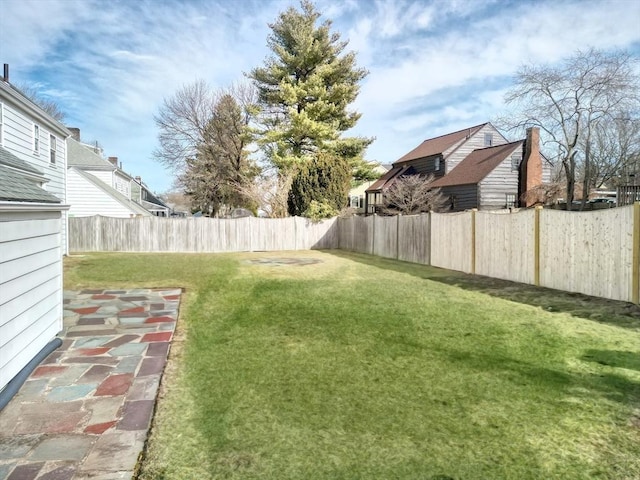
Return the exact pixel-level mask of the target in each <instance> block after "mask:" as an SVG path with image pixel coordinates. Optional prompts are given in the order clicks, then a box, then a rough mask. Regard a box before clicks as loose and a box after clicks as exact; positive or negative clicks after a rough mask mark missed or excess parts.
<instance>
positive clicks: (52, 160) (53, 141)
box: [49, 133, 58, 165]
mask: <svg viewBox="0 0 640 480" xmlns="http://www.w3.org/2000/svg"><path fill="white" fill-rule="evenodd" d="M57 153H58V139H57V138H56V137H55V135H53V134H51V133H50V134H49V164H50V165H55V164H56V163H57V162H56V156H57Z"/></svg>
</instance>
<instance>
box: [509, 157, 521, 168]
mask: <svg viewBox="0 0 640 480" xmlns="http://www.w3.org/2000/svg"><path fill="white" fill-rule="evenodd" d="M520 160H521V157H520V155H511V171H512V172H515V171H517V170H518V168H520Z"/></svg>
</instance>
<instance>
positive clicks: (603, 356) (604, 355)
mask: <svg viewBox="0 0 640 480" xmlns="http://www.w3.org/2000/svg"><path fill="white" fill-rule="evenodd" d="M582 360H585V361H587V362H596V363H599V364H600V365H607V366H609V367H616V368H625V369H627V370H636V371H639V372H640V355H639V354H637V353H635V352H626V351H619V350H589V351H587V353H585V354H584V356H583V357H582Z"/></svg>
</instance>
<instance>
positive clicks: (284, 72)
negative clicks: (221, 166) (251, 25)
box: [249, 0, 375, 213]
mask: <svg viewBox="0 0 640 480" xmlns="http://www.w3.org/2000/svg"><path fill="white" fill-rule="evenodd" d="M320 16H321V14H320V13H319V12H318V11H317V10H316V9H315V6H314V5H313V3H312V2H310V1H309V0H302V1H301V10H296V9H295V8H293V7H290V8H288V9H287V10H286V11H284V12H283V13H281V14H280V15H279V17H278V19H277V20H276V22H275V23H273V24H270V25H269V26H270V28H271V30H272V33H271V34H270V35H269V37H268V39H267V44H268V46H269V48H270V49H271V51H272V52H273V54H272V56H270V57H269V58H267V59H266V61H265V65H264V66H263V67H259V68H255V69H253V70H252V71H251V73H250V74H249V77H250V78H251V79H253V81H254V84H255V86H256V88H257V89H258V98H259V102H260V104H261V106H262V115H261V123H262V126H263V130H262V132H261V133H262V136H261V139H260V142H261V144H262V145H263V147H264V149H265V152H266V155H267V157H268V158H269V160H270V161H271V162H272V163H273V165H274V166H276V167H277V168H278V169H279V171H280V172H283V173H284V172H286V173H288V174H291V173H294V172H295V171H296V169H297V166H299V165H301V164H305V163H308V162H310V161H311V159H312V158H316V156H317V155H318V154H321V153H327V154H331V155H333V156H335V157H338V158H341V159H343V160H345V161H347V162H348V163H349V165H350V166H351V169H352V172H353V175H354V176H355V180H356V181H357V180H365V179H369V178H373V177H374V176H375V175H374V174H373V172H372V166H371V165H370V164H368V163H367V162H365V161H364V159H363V155H364V151H365V149H366V148H367V146H368V145H369V144H370V143H371V142H372V141H373V139H370V138H362V137H344V136H343V134H344V132H346V131H347V130H349V129H350V128H352V127H353V126H354V125H355V124H356V122H357V121H358V119H359V118H360V114H359V113H357V112H353V111H350V110H349V109H348V107H349V105H350V104H351V103H353V101H354V100H355V99H356V97H357V95H358V93H359V90H360V87H359V82H360V81H361V80H362V79H363V78H364V77H365V76H366V75H367V71H366V70H365V69H363V68H358V67H357V66H356V57H355V53H354V52H346V53H345V48H346V46H347V44H348V42H346V41H341V40H340V34H338V33H333V32H331V21H329V20H325V21H324V22H322V23H321V24H319V25H318V19H319V18H320ZM294 175H295V173H294ZM347 194H348V187H347V190H346V191H345V192H344V197H345V199H346V196H347ZM293 203H294V204H305V203H307V202H306V201H304V199H302V200H301V201H296V200H295V199H294V201H293ZM290 204H291V203H290ZM336 207H337V205H336ZM290 213H294V212H293V211H290Z"/></svg>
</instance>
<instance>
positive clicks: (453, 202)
mask: <svg viewBox="0 0 640 480" xmlns="http://www.w3.org/2000/svg"><path fill="white" fill-rule="evenodd" d="M457 206H458V199H457V198H456V196H455V195H451V196H450V197H449V209H450V210H455V209H456V207H457Z"/></svg>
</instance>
